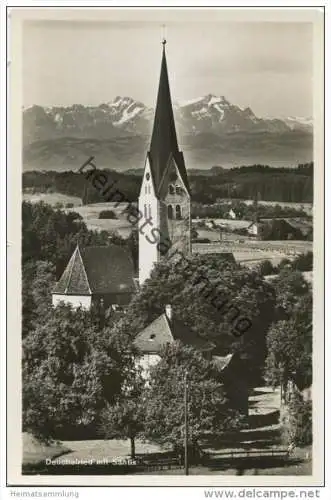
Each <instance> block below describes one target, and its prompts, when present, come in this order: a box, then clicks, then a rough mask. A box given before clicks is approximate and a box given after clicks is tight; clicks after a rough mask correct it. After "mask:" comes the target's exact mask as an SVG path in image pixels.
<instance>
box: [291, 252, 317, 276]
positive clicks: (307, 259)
mask: <svg viewBox="0 0 331 500" xmlns="http://www.w3.org/2000/svg"><path fill="white" fill-rule="evenodd" d="M292 268H293V269H296V270H297V271H302V272H304V271H312V269H313V252H307V253H301V254H300V255H298V256H297V257H296V258H295V259H294V260H293V262H292Z"/></svg>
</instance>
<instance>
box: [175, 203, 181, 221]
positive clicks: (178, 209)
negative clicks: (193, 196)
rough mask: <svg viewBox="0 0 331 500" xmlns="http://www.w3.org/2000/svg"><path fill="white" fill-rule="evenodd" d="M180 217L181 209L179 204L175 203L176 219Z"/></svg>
mask: <svg viewBox="0 0 331 500" xmlns="http://www.w3.org/2000/svg"><path fill="white" fill-rule="evenodd" d="M181 218H182V210H181V208H180V205H176V219H181Z"/></svg>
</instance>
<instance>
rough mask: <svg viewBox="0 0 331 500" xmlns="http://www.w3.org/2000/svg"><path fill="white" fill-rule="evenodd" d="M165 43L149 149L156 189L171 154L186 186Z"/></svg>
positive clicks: (164, 43) (164, 42) (186, 181)
mask: <svg viewBox="0 0 331 500" xmlns="http://www.w3.org/2000/svg"><path fill="white" fill-rule="evenodd" d="M166 43H167V42H166V40H165V39H163V41H162V45H163V49H162V61H161V72H160V80H159V88H158V93H157V100H156V107H155V117H154V124H153V132H152V138H151V145H150V150H149V160H150V162H151V168H152V171H153V177H154V182H155V185H156V189H157V190H158V187H159V184H160V181H161V179H162V176H163V174H164V171H165V169H166V167H167V164H168V161H169V158H170V156H171V155H172V156H173V157H174V160H175V162H176V164H177V166H178V168H179V171H180V173H181V176H182V177H183V181H184V183H185V184H186V186H187V188H188V180H187V174H186V168H185V164H184V158H183V154H182V153H181V152H180V151H179V149H178V141H177V133H176V127H175V119H174V113H173V108H172V100H171V93H170V85H169V77H168V67H167V58H166V51H165V46H166Z"/></svg>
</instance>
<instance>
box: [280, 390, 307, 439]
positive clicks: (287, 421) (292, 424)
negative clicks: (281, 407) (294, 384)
mask: <svg viewBox="0 0 331 500" xmlns="http://www.w3.org/2000/svg"><path fill="white" fill-rule="evenodd" d="M281 423H282V438H283V440H284V441H285V442H286V443H293V444H294V445H296V446H308V445H311V444H312V442H313V418H312V402H311V401H304V400H303V399H302V397H301V395H300V394H298V393H296V394H293V396H292V398H291V400H290V402H289V404H288V408H287V411H286V412H285V413H284V415H283V418H282V422H281Z"/></svg>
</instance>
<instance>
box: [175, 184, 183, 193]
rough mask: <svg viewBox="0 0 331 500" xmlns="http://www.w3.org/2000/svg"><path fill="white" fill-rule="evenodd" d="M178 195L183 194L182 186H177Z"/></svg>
mask: <svg viewBox="0 0 331 500" xmlns="http://www.w3.org/2000/svg"><path fill="white" fill-rule="evenodd" d="M176 194H182V188H181V187H180V186H176Z"/></svg>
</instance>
